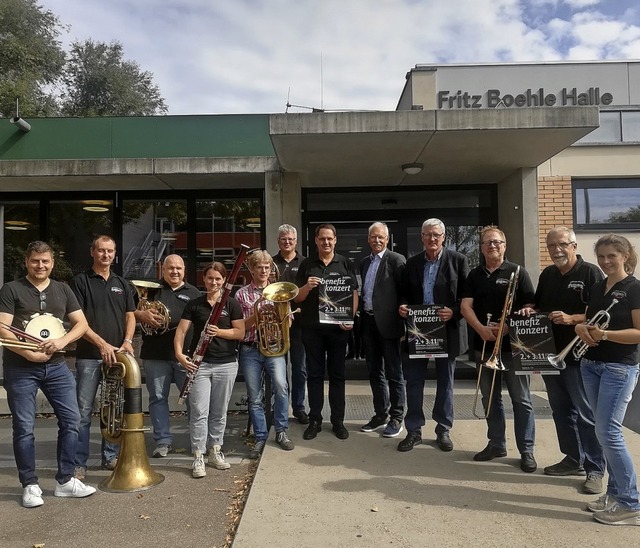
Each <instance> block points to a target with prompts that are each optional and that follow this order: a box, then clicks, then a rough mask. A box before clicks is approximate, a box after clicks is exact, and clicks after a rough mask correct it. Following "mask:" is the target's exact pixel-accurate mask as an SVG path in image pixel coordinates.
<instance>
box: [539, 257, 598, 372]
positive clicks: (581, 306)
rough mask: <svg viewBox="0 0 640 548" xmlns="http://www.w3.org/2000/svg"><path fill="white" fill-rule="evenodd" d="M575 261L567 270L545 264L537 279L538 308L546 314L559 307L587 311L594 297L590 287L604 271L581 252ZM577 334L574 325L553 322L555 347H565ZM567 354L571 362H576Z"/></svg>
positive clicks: (573, 312)
mask: <svg viewBox="0 0 640 548" xmlns="http://www.w3.org/2000/svg"><path fill="white" fill-rule="evenodd" d="M577 259H578V260H577V261H576V264H574V265H573V268H572V269H571V270H569V272H567V273H566V274H562V272H560V270H559V269H558V267H557V266H556V265H553V264H552V265H550V266H548V267H547V268H545V269H544V270H543V271H542V273H541V274H540V278H539V279H538V288H537V289H536V301H535V303H536V309H537V310H539V311H540V312H542V313H543V314H546V315H548V314H550V313H551V312H553V311H554V310H560V311H562V312H564V313H565V314H584V312H585V310H586V308H587V303H588V302H589V299H590V298H591V287H592V286H593V284H595V283H597V282H600V281H602V272H601V271H600V269H599V268H598V267H597V266H596V265H594V264H591V263H587V262H585V261H584V260H583V258H582V257H581V256H580V255H578V256H577ZM575 336H576V332H575V326H573V325H558V324H553V338H554V340H555V343H556V350H557V351H558V352H560V351H562V349H564V348H565V347H566V346H567V345H568V344H569V343H570V342H571V341H572V340H573V339H574V337H575ZM570 356H571V353H570V354H569V356H567V360H565V361H567V362H568V363H575V360H573V359H572V358H571V357H570Z"/></svg>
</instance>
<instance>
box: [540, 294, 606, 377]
mask: <svg viewBox="0 0 640 548" xmlns="http://www.w3.org/2000/svg"><path fill="white" fill-rule="evenodd" d="M617 303H618V299H613V300H612V301H611V304H610V305H609V306H608V308H607V309H606V310H599V311H598V312H596V314H595V315H594V316H593V318H591V319H590V320H589V321H588V322H587V323H586V324H585V325H594V326H596V327H599V328H600V329H603V330H604V329H606V328H607V327H609V322H610V321H611V315H610V314H609V310H611V307H612V306H613V305H614V304H617ZM576 343H577V344H576ZM571 349H573V357H574V358H575V359H576V360H579V359H580V358H582V356H584V355H585V353H586V351H587V350H589V345H588V344H587V343H586V342H584V341H583V340H581V339H580V337H579V336H578V335H576V336H575V337H574V338H573V340H572V341H571V342H570V343H569V344H568V345H567V346H565V347H564V349H563V350H562V352H560V353H559V354H553V355H550V356H547V359H548V360H549V363H550V364H551V365H553V367H555V368H556V369H561V370H562V369H564V368H565V367H567V364H566V363H564V359H565V358H566V357H567V355H568V354H569V352H571Z"/></svg>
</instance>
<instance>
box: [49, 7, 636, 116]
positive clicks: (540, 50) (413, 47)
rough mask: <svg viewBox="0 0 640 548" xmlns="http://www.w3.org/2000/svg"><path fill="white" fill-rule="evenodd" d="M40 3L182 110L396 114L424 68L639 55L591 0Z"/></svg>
mask: <svg viewBox="0 0 640 548" xmlns="http://www.w3.org/2000/svg"><path fill="white" fill-rule="evenodd" d="M620 1H622V2H623V3H624V2H626V1H627V0H620ZM40 3H41V4H43V5H44V6H45V7H46V8H47V9H50V10H51V11H53V12H54V13H56V14H57V15H59V17H60V19H61V21H62V22H63V23H67V24H70V25H71V32H70V34H69V36H68V37H67V38H68V40H71V39H80V40H84V39H86V38H93V39H95V40H100V41H106V42H109V41H111V40H118V41H120V42H122V43H123V45H124V51H125V55H126V57H127V58H128V59H132V60H135V61H137V62H138V63H139V64H140V66H141V67H142V69H144V70H149V71H151V72H153V74H154V80H155V82H156V83H157V84H158V86H159V87H160V89H161V91H162V94H163V96H164V97H165V99H166V101H167V104H168V105H169V108H170V113H171V114H183V113H253V112H282V111H284V109H285V103H286V100H287V94H288V91H289V89H291V94H290V100H291V103H295V104H299V105H305V106H310V107H311V106H312V107H319V106H321V104H322V105H323V106H324V107H325V108H327V109H378V110H393V109H394V108H395V106H396V103H397V100H398V98H399V96H400V93H401V91H402V87H403V85H404V76H405V74H406V72H407V71H408V70H409V69H410V68H412V67H413V66H414V65H415V64H418V63H433V64H437V63H446V62H455V63H470V62H491V61H545V60H560V59H599V58H613V57H615V58H624V57H627V56H629V57H630V56H635V57H639V56H640V55H638V49H639V48H640V37H639V35H638V27H635V26H633V25H631V24H629V23H625V19H624V18H622V17H621V16H617V17H616V16H614V15H603V14H602V13H599V12H596V11H595V10H593V9H590V8H591V6H593V5H594V3H593V2H590V0H565V1H564V3H562V2H561V1H560V0H529V1H528V2H527V3H526V4H524V3H523V2H520V1H518V0H458V1H457V2H451V1H449V0H431V1H429V2H424V1H418V0H376V1H375V2H374V1H371V0H321V1H318V0H269V1H268V2H258V1H257V0H233V1H230V2H212V1H211V0H110V1H109V2H105V1H104V0H40ZM604 4H607V3H603V4H601V5H599V8H598V7H597V8H596V9H600V10H602V9H604V8H603V5H604ZM567 6H569V7H567ZM525 9H535V10H536V12H535V18H532V17H530V15H531V14H530V13H525ZM634 10H635V6H634V5H632V4H630V5H629V7H628V8H627V11H626V15H627V16H629V15H630V14H631V15H634V18H635V20H637V15H638V14H637V11H634ZM626 20H627V21H632V20H634V19H626ZM616 33H617V37H616ZM321 56H322V79H321V64H320V58H321Z"/></svg>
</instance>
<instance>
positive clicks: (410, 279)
mask: <svg viewBox="0 0 640 548" xmlns="http://www.w3.org/2000/svg"><path fill="white" fill-rule="evenodd" d="M421 239H422V243H423V245H424V253H419V254H418V255H414V256H413V257H411V258H409V260H408V261H407V266H406V268H405V271H404V276H403V281H402V290H403V296H402V302H403V304H402V305H401V306H400V309H399V312H400V315H401V316H402V317H404V318H406V317H407V316H408V314H409V309H408V308H407V306H406V305H421V304H435V305H441V306H442V308H441V309H439V310H438V316H439V317H440V319H442V320H443V321H445V322H446V331H447V353H448V356H447V357H446V358H434V359H435V362H436V399H435V402H434V405H433V411H432V413H431V417H432V418H433V420H434V421H435V422H436V428H435V432H436V440H437V444H438V447H439V448H440V449H441V450H442V451H451V450H452V449H453V442H452V441H451V437H450V435H449V431H450V430H451V427H452V426H453V374H454V370H455V363H456V357H457V356H459V355H460V354H461V353H462V352H464V351H465V350H466V349H465V348H461V344H460V335H461V331H460V319H461V318H462V315H461V314H460V300H461V298H462V291H463V289H464V283H465V280H466V278H467V274H468V273H469V263H468V261H467V258H466V257H465V256H464V255H462V254H461V253H458V252H457V251H453V250H450V249H447V248H445V247H443V243H444V240H445V226H444V223H443V222H442V221H441V220H440V219H427V220H426V221H425V222H424V223H422V230H421ZM407 358H408V356H407ZM427 363H428V360H424V359H405V360H404V378H405V382H406V389H407V415H406V417H405V419H404V424H405V426H406V427H407V437H406V438H405V439H404V440H402V441H401V442H400V443H399V444H398V451H403V452H404V451H411V449H413V447H414V446H415V445H419V444H421V443H422V434H421V430H422V426H424V424H425V417H424V412H423V410H422V404H423V399H424V383H425V380H426V378H427Z"/></svg>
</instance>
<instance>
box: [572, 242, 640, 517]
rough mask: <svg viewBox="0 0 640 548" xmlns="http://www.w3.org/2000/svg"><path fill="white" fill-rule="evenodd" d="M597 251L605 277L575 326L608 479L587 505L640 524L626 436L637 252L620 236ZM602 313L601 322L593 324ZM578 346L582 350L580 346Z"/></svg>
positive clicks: (633, 372) (638, 294)
mask: <svg viewBox="0 0 640 548" xmlns="http://www.w3.org/2000/svg"><path fill="white" fill-rule="evenodd" d="M595 252H596V256H597V259H598V265H599V266H600V268H601V269H602V271H603V272H604V274H605V275H606V276H607V277H606V279H605V280H604V281H602V282H599V283H597V284H595V285H594V286H593V288H592V289H591V298H590V300H589V304H588V307H587V323H586V324H581V325H577V326H576V334H577V335H578V336H579V337H580V339H581V342H580V343H578V344H579V345H586V347H585V348H584V349H586V353H585V354H584V358H583V359H582V363H581V373H582V380H583V382H584V388H585V391H586V393H587V398H588V399H589V403H590V405H591V407H592V409H593V413H594V416H595V429H596V436H597V437H598V441H599V442H600V444H601V445H602V449H603V452H604V456H605V458H606V461H607V471H608V472H609V481H608V485H607V491H606V493H605V494H604V495H602V497H600V498H599V499H598V500H597V501H594V502H591V503H589V504H587V509H588V510H590V511H592V512H594V515H593V516H594V518H595V519H596V521H599V522H600V523H604V524H607V525H640V500H639V495H638V487H637V477H636V472H635V468H634V465H633V459H632V458H631V455H630V454H629V451H628V450H627V446H626V443H625V440H624V436H623V434H622V421H623V419H624V415H625V412H626V410H627V406H628V404H629V402H630V401H631V396H632V394H633V389H634V388H635V385H636V382H637V380H638V362H639V361H640V351H639V347H638V344H639V343H640V282H639V281H638V280H637V279H636V278H635V277H634V276H633V275H632V274H633V272H634V270H635V267H636V265H637V262H638V255H637V254H636V252H635V249H634V248H633V246H632V245H631V243H630V242H629V240H627V238H625V237H624V236H619V235H616V234H608V235H606V236H602V237H601V238H599V239H598V241H597V242H596V245H595ZM605 311H606V312H605ZM598 315H600V317H601V318H602V319H603V321H592V322H591V323H589V320H590V319H592V318H594V316H598ZM605 317H606V319H607V321H604V318H605ZM596 320H597V319H596ZM607 324H608V325H607ZM576 349H577V351H578V352H579V351H580V346H577V347H576Z"/></svg>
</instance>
